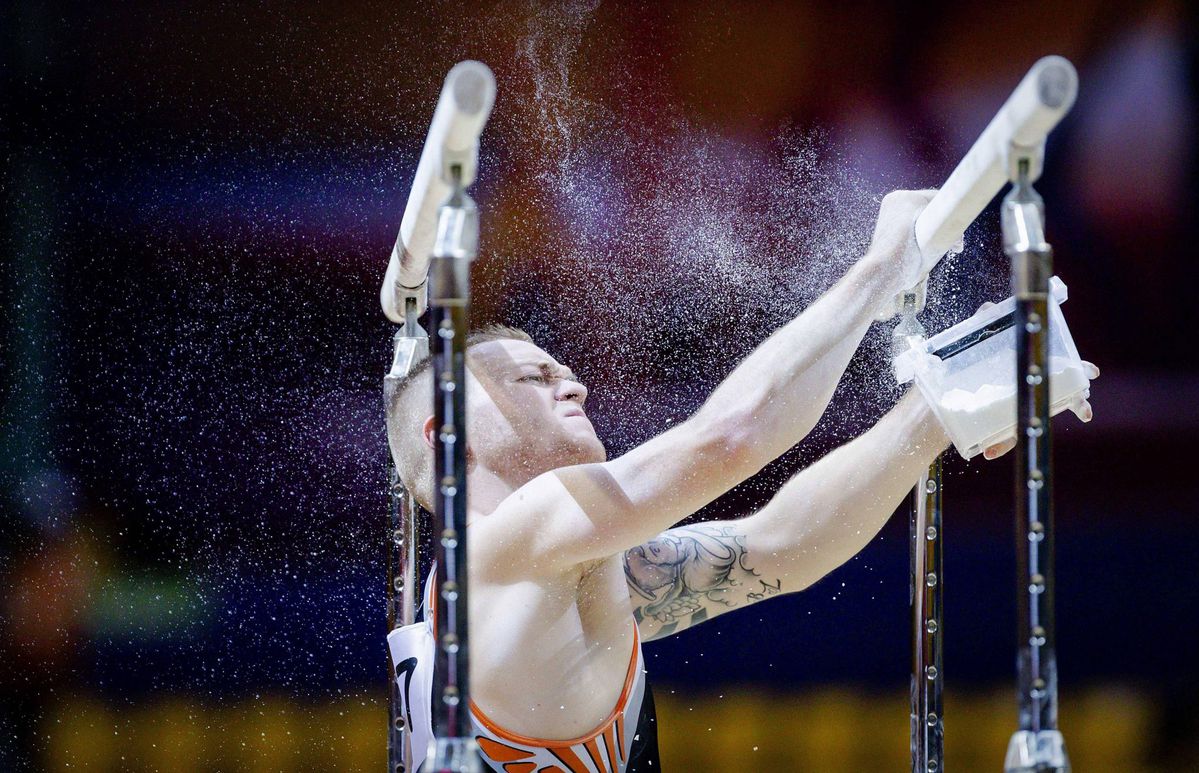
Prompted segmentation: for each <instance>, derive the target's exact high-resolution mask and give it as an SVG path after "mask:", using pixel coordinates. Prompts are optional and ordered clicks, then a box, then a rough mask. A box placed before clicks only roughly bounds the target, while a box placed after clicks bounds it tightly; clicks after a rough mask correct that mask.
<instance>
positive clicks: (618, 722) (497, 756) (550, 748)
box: [470, 625, 645, 773]
mask: <svg viewBox="0 0 1199 773" xmlns="http://www.w3.org/2000/svg"><path fill="white" fill-rule="evenodd" d="M644 699H645V663H644V662H643V660H642V656H641V640H640V639H639V638H638V636H637V627H636V625H634V626H633V653H632V655H631V656H630V657H629V668H628V672H627V673H626V674H625V679H624V689H623V690H621V692H620V698H619V699H618V700H617V701H616V707H615V708H613V709H612V713H611V714H609V715H608V718H607V719H605V720H604V721H603V722H602V723H600V726H599V727H597V728H595V729H594V730H592V731H591V732H590V733H588V734H587V735H583V736H579V737H578V738H572V739H570V740H564V741H550V740H545V739H541V738H530V737H528V736H524V735H519V734H517V733H511V732H509V731H507V730H504V729H503V728H502V727H500V726H499V725H497V724H496V723H495V722H492V721H491V720H490V719H489V718H488V717H487V715H486V714H484V713H483V711H482V710H481V709H480V708H479V707H478V705H477V704H475V702H474V701H471V704H470V718H471V722H472V724H473V726H474V729H475V741H476V743H478V744H479V751H480V752H482V754H483V759H485V760H486V761H487V764H489V765H490V766H491V767H492V768H494V769H495V770H496V771H503V773H550V772H551V771H553V772H554V773H558V772H559V771H561V772H562V773H625V770H626V768H627V767H628V765H629V757H630V754H631V752H632V749H633V740H634V737H635V736H636V735H637V733H638V721H639V719H640V718H641V716H642V701H643V700H644Z"/></svg>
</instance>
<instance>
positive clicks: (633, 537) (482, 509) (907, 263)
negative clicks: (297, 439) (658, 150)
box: [387, 191, 1089, 773]
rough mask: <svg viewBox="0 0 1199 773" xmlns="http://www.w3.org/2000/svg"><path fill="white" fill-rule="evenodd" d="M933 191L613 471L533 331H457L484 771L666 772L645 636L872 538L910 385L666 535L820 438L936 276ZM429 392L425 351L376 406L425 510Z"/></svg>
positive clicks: (899, 479) (476, 708) (787, 587)
mask: <svg viewBox="0 0 1199 773" xmlns="http://www.w3.org/2000/svg"><path fill="white" fill-rule="evenodd" d="M931 196H932V192H931V191H896V192H893V193H891V194H889V195H888V196H886V197H885V198H884V199H883V202H882V205H881V208H880V211H879V216H878V221H877V223H876V226H875V230H874V235H873V238H872V241H871V244H870V247H869V249H868V250H867V252H866V254H865V256H863V257H862V258H861V259H859V260H858V261H857V262H856V263H855V265H854V266H853V267H852V268H850V269H849V271H848V272H847V273H846V274H845V275H844V276H843V277H842V278H841V279H840V280H839V281H838V282H837V283H836V285H834V286H833V287H832V288H831V289H830V290H828V291H827V292H826V293H824V295H822V296H821V297H820V298H819V299H818V300H817V301H816V302H815V303H813V304H812V305H811V306H809V307H808V308H807V309H806V310H804V312H803V313H802V314H800V315H799V316H798V317H797V318H795V319H794V320H792V321H791V322H789V323H787V324H786V325H784V326H783V327H782V328H780V329H779V330H777V331H776V332H775V333H774V334H773V335H771V336H770V337H769V338H768V339H767V340H766V341H764V342H763V343H762V344H761V345H759V346H758V348H757V349H755V350H754V351H753V352H752V353H751V354H750V355H749V356H748V357H746V358H745V360H744V361H742V362H741V363H740V364H739V365H738V366H737V368H736V369H735V370H734V371H733V372H732V373H731V374H730V375H729V376H728V377H727V378H726V379H725V380H724V382H723V383H722V384H721V385H720V386H719V387H717V388H716V390H715V391H714V392H713V393H712V395H711V396H710V397H709V398H708V400H707V401H706V402H705V403H704V404H703V406H702V407H701V408H700V409H699V410H698V411H696V413H695V414H694V415H693V416H692V417H691V418H689V419H688V420H687V421H685V422H683V423H681V424H679V425H677V426H675V427H673V428H671V429H669V430H667V431H666V432H663V433H662V434H661V435H658V436H657V437H655V438H653V439H651V440H649V441H647V442H645V443H643V444H642V445H640V446H638V447H636V448H634V449H633V450H631V451H629V452H628V453H626V454H625V455H623V456H621V457H619V458H617V459H608V458H607V454H606V452H605V449H604V446H603V444H602V443H601V442H600V441H599V439H598V438H597V437H596V434H595V431H594V429H593V428H592V425H591V422H590V421H589V420H588V419H587V416H586V414H585V412H584V405H585V402H586V400H587V389H586V387H584V386H583V385H582V384H580V383H579V382H578V380H577V379H576V378H575V376H574V374H573V373H572V372H571V371H570V370H569V369H568V368H566V367H565V366H563V365H562V364H560V363H558V362H557V361H556V360H555V359H554V358H553V357H551V356H550V355H548V354H547V353H546V352H544V351H542V350H541V349H540V348H538V347H537V346H536V345H535V344H534V343H533V342H532V340H531V339H529V337H528V336H527V335H525V334H524V333H522V332H521V331H518V330H515V329H512V328H492V329H490V330H487V331H484V332H482V333H479V334H475V335H473V336H472V337H471V338H470V339H469V340H468V356H467V363H468V376H467V380H468V386H467V390H468V391H467V396H468V405H469V411H468V416H467V421H468V428H467V429H468V434H467V437H468V465H469V468H468V470H469V472H468V485H469V489H468V494H469V496H468V502H469V508H470V512H469V519H468V524H469V530H470V531H469V540H468V546H469V564H468V565H469V572H470V596H469V599H470V602H469V603H470V609H469V614H470V626H471V628H470V631H471V637H470V642H471V651H470V663H471V692H472V694H471V715H472V720H473V723H474V728H475V735H476V740H477V741H478V743H479V745H480V750H481V752H482V753H483V755H484V758H485V759H486V761H487V763H488V764H489V765H490V766H492V768H494V769H495V770H497V771H507V772H510V773H524V772H526V771H540V770H564V771H572V772H574V771H597V772H599V771H612V772H613V773H616V772H617V771H629V772H632V771H646V770H660V764H659V761H658V759H657V741H656V731H655V727H654V718H653V705H652V698H651V697H650V696H649V694H648V692H647V690H646V687H645V677H644V667H643V661H642V656H641V646H640V645H641V642H643V641H649V640H651V639H656V638H661V637H665V636H669V635H671V634H675V633H678V632H679V631H682V630H684V629H686V628H689V627H691V626H693V625H696V624H698V623H701V622H703V621H705V620H710V619H712V618H714V617H716V616H717V615H721V614H724V613H725V612H728V611H730V610H734V609H739V608H742V607H746V606H749V605H751V604H754V603H756V602H758V601H762V600H763V599H767V598H770V597H772V596H776V595H779V594H784V593H794V592H796V591H800V590H803V589H804V588H806V587H808V586H810V585H812V584H813V583H814V582H816V581H817V580H819V579H820V578H821V577H823V576H824V575H825V574H827V573H829V572H830V571H832V570H833V569H835V568H836V567H838V566H840V565H841V564H843V563H845V562H846V561H848V560H849V559H850V558H852V557H853V556H854V555H855V554H857V553H858V552H859V551H860V550H861V549H862V548H863V547H864V546H865V545H866V544H867V543H868V542H869V541H870V540H871V539H872V538H873V537H874V535H875V534H877V533H878V531H879V530H880V529H881V528H882V526H883V524H884V523H885V522H886V521H887V519H888V518H889V517H890V516H891V514H892V512H894V511H895V509H896V507H897V506H898V505H899V504H900V502H901V501H902V500H903V499H904V497H905V496H906V495H907V493H908V492H909V490H910V489H911V488H912V486H913V485H914V484H915V482H916V481H917V480H918V479H919V477H920V475H921V473H922V472H923V471H924V470H925V468H927V466H928V465H929V463H931V462H932V461H933V460H934V459H935V458H936V457H937V455H938V454H940V453H941V451H942V450H944V449H945V448H946V446H947V445H948V443H949V440H948V438H947V437H946V435H945V433H944V432H943V430H942V428H941V427H940V425H939V424H938V423H937V421H936V419H935V417H934V416H933V414H932V412H931V411H930V410H929V408H928V407H927V405H926V404H925V402H924V400H923V398H921V396H920V395H919V394H918V393H916V392H915V391H914V390H913V391H912V392H910V393H909V394H908V395H906V396H905V397H904V398H902V399H901V400H900V401H899V403H898V404H897V405H896V406H895V407H894V408H893V409H892V410H891V411H890V412H889V413H887V414H886V415H885V416H884V417H883V418H882V419H880V420H879V421H878V423H877V424H875V425H874V426H873V427H872V428H871V429H870V430H868V431H867V432H865V433H864V434H863V435H862V436H860V437H859V438H857V439H855V440H853V441H852V442H850V443H847V444H845V445H843V446H841V447H840V448H838V449H836V450H834V451H832V452H831V453H829V454H828V455H826V456H825V457H823V458H822V459H820V460H819V461H818V462H816V463H815V464H813V465H811V466H809V467H807V468H806V469H804V470H802V471H801V472H799V473H798V474H796V475H795V476H794V477H793V478H791V480H790V481H789V482H787V483H786V484H785V485H784V486H783V487H782V488H781V489H780V490H779V491H778V492H777V493H776V494H775V496H774V497H773V498H772V499H771V500H770V502H769V503H768V504H766V506H764V507H763V508H762V509H760V510H759V511H757V512H755V513H753V514H752V515H749V516H747V517H744V518H740V519H737V520H729V521H710V522H706V523H701V524H695V525H690V526H680V527H675V528H671V527H672V526H674V525H675V524H677V523H679V522H680V521H682V520H683V519H685V518H686V517H687V516H689V515H691V514H692V513H694V512H696V511H697V510H699V509H700V508H701V507H703V506H704V505H706V504H708V503H709V502H711V501H712V500H714V499H715V498H717V497H718V496H720V495H721V494H723V493H725V492H726V491H728V490H729V489H731V488H732V487H734V486H735V485H737V484H738V483H740V482H742V481H744V480H746V479H747V478H749V477H750V476H752V475H753V474H755V473H756V472H758V471H759V470H761V469H762V468H763V467H764V466H765V465H766V464H768V463H769V462H771V461H772V460H774V459H775V458H777V457H778V456H779V455H781V454H782V453H783V452H785V451H787V450H788V449H790V448H791V447H792V446H794V445H795V444H796V443H798V442H799V441H800V440H802V439H803V438H804V436H805V435H807V434H808V432H810V431H811V430H812V428H813V427H814V426H815V425H816V422H817V421H818V420H819V418H820V416H821V414H822V413H823V412H824V410H825V407H826V406H827V405H828V402H829V400H830V398H831V397H832V394H833V390H834V389H835V388H836V386H837V382H838V381H839V380H840V378H841V376H842V374H843V373H844V371H845V368H846V366H847V365H848V363H849V360H850V357H851V356H852V355H853V353H854V351H855V350H856V349H857V347H858V344H859V343H860V341H861V339H862V337H863V335H864V334H865V332H866V329H867V328H868V327H869V325H870V323H871V321H872V320H873V319H874V318H875V316H876V314H877V313H878V312H879V311H880V309H883V308H884V307H885V306H886V304H888V303H890V302H891V300H892V298H893V296H895V294H896V293H898V292H900V291H902V290H903V289H905V288H909V287H912V286H913V285H915V284H916V283H917V282H918V281H919V280H920V279H921V277H923V276H925V275H926V274H927V273H928V271H929V270H930V269H931V268H932V266H933V263H935V260H934V261H928V260H925V259H924V258H923V257H922V255H921V253H920V250H919V249H918V248H917V246H916V244H915V239H914V236H913V224H914V222H915V218H916V216H917V215H918V214H919V213H920V211H921V210H922V209H923V207H924V206H925V205H926V204H927V203H928V201H929V199H930V198H931ZM430 379H431V372H430V369H429V367H428V360H426V361H425V362H424V363H422V364H421V365H418V366H417V367H415V368H414V369H413V370H412V371H411V373H410V374H409V376H408V377H407V378H406V379H404V380H403V381H402V382H401V383H399V384H398V385H397V386H396V388H395V389H394V390H393V391H392V393H391V396H390V398H389V402H388V411H387V423H388V441H389V444H390V447H391V451H392V454H393V456H394V458H395V460H396V464H397V467H398V469H399V473H400V477H401V479H402V481H403V483H404V485H405V486H406V487H407V488H408V489H409V490H410V491H411V492H412V493H413V496H414V497H415V499H416V501H417V502H419V503H420V504H421V505H422V506H424V507H426V508H429V507H430V506H431V505H432V502H433V485H434V484H433V472H432V470H433V438H434V433H435V432H436V429H435V426H434V421H433V416H432V398H431V394H432V387H431V384H430ZM1087 413H1088V417H1089V406H1088V407H1087ZM1007 447H1010V444H1006V445H1005V447H1002V448H1001V447H995V448H991V449H988V450H987V451H986V456H987V457H989V458H993V457H994V456H996V455H998V454H999V453H1002V452H1003V451H1005V450H1006V448H1007Z"/></svg>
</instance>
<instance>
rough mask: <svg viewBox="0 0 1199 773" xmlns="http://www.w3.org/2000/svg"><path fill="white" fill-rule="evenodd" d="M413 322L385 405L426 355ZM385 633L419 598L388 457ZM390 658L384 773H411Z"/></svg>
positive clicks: (403, 495)
mask: <svg viewBox="0 0 1199 773" xmlns="http://www.w3.org/2000/svg"><path fill="white" fill-rule="evenodd" d="M416 318H417V304H416V302H415V301H414V300H413V299H409V300H408V303H407V309H406V313H405V320H404V325H403V327H402V328H400V329H399V330H397V331H396V334H395V337H394V338H393V340H392V366H391V371H390V372H389V373H388V374H387V377H386V378H385V379H384V384H385V388H384V399H385V400H387V399H388V398H389V396H390V394H391V392H390V389H391V388H393V386H394V384H395V383H396V382H397V381H398V380H400V379H402V378H403V377H405V376H407V375H408V373H409V371H410V370H411V369H412V366H413V365H414V364H416V363H417V362H419V361H420V360H422V359H424V358H425V357H427V356H428V354H429V335H428V333H426V332H425V331H424V330H423V329H422V328H421V326H420V325H419V323H417V321H416ZM387 498H388V506H387V530H386V533H385V538H384V543H385V544H386V546H387V630H388V632H389V633H390V632H391V631H394V630H395V629H397V628H402V627H403V626H406V625H411V624H412V623H414V622H416V607H417V596H418V594H419V593H420V576H419V569H420V556H419V554H418V550H419V548H420V520H419V517H420V513H419V510H418V509H417V505H416V501H415V500H414V499H413V498H412V494H411V493H410V492H409V491H408V490H407V489H405V488H404V484H403V483H402V482H400V475H399V471H398V470H397V469H396V466H395V460H394V459H392V458H391V453H390V452H389V453H388V454H387ZM392 668H393V664H392V662H391V656H390V654H389V655H388V658H387V671H388V673H389V674H390V677H389V678H388V680H387V681H388V682H389V683H390V685H391V688H390V691H389V693H388V701H387V716H388V722H387V770H388V773H408V772H409V771H411V770H412V747H411V742H410V739H411V736H410V735H409V733H410V728H409V727H408V726H407V718H406V717H405V716H404V715H403V708H402V707H403V703H402V701H401V700H400V686H399V682H398V681H397V679H396V677H397V674H395V673H394V672H393V671H392Z"/></svg>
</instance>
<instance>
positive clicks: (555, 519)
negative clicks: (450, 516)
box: [470, 468, 579, 582]
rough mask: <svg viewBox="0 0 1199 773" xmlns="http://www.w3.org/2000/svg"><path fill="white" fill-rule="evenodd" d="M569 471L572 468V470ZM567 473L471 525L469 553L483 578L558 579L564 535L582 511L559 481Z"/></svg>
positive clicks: (536, 482) (543, 480)
mask: <svg viewBox="0 0 1199 773" xmlns="http://www.w3.org/2000/svg"><path fill="white" fill-rule="evenodd" d="M567 469H570V468H567ZM561 472H562V470H555V471H551V472H547V473H544V474H542V475H539V476H537V477H536V478H534V479H533V480H531V481H529V482H528V483H526V484H525V485H523V486H521V487H520V488H519V489H517V490H516V491H514V492H512V493H511V494H510V495H508V497H507V498H505V499H504V500H503V501H502V502H500V504H499V506H498V507H496V509H495V510H494V511H492V512H491V513H489V514H487V515H483V516H479V517H477V518H476V519H475V520H474V521H472V523H471V535H470V540H471V542H470V544H471V547H470V553H471V563H472V566H473V567H474V568H473V569H472V574H475V573H477V574H478V576H479V577H480V578H481V579H490V580H492V581H496V582H514V581H520V580H530V579H541V578H547V577H559V576H561V575H562V573H563V572H564V571H565V570H568V569H571V568H572V567H571V566H570V565H569V563H568V562H566V561H563V560H562V557H561V555H560V554H561V551H560V549H559V548H558V546H560V545H561V540H562V536H561V532H562V531H563V529H564V527H565V526H566V525H568V524H570V523H571V522H572V521H574V520H576V519H577V517H578V515H577V513H578V510H579V506H578V504H577V503H576V502H575V501H574V499H573V498H572V497H571V495H570V492H569V491H568V489H567V488H566V486H564V485H563V483H562V480H561V479H560V478H559V473H561Z"/></svg>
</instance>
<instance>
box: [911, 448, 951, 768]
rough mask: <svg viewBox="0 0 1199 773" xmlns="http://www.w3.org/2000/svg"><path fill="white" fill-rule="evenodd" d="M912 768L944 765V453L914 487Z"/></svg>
mask: <svg viewBox="0 0 1199 773" xmlns="http://www.w3.org/2000/svg"><path fill="white" fill-rule="evenodd" d="M911 558H912V717H911V722H912V773H940V771H942V770H943V769H944V767H945V756H944V739H945V720H944V715H943V714H942V700H941V695H942V690H943V689H944V685H945V674H944V667H943V665H942V662H941V636H942V622H943V621H942V618H941V614H942V605H941V589H942V587H943V586H944V582H945V577H944V574H943V571H942V568H941V457H939V456H938V457H937V459H936V461H934V462H933V463H932V464H930V465H929V467H928V471H927V472H926V473H925V474H924V475H923V476H921V478H920V483H918V484H917V486H916V488H915V489H914V490H913V491H912V545H911Z"/></svg>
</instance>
